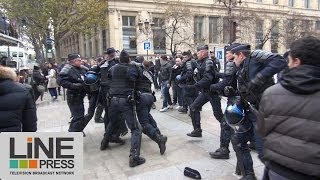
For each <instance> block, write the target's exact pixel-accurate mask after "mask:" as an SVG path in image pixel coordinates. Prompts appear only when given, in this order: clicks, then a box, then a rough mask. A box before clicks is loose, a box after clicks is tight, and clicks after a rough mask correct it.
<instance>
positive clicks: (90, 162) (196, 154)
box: [37, 92, 264, 180]
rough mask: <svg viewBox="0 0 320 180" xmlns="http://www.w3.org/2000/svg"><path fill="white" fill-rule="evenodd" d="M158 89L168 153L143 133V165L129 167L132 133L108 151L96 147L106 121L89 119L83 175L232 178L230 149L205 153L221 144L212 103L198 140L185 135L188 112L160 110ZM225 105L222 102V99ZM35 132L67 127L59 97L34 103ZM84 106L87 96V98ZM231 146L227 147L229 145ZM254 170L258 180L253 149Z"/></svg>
mask: <svg viewBox="0 0 320 180" xmlns="http://www.w3.org/2000/svg"><path fill="white" fill-rule="evenodd" d="M159 94H160V92H157V93H156V95H157V97H158V101H157V102H156V106H157V109H154V110H152V111H151V114H152V115H153V117H154V118H155V120H156V121H157V123H158V126H159V128H160V130H161V132H162V133H163V134H165V135H167V136H168V142H167V151H166V152H165V154H164V155H162V156H161V155H160V153H159V148H158V145H157V144H156V143H155V142H153V141H152V140H150V139H149V138H148V137H147V136H145V135H143V136H142V146H141V156H142V157H144V158H146V163H145V164H143V165H140V166H137V167H135V168H130V167H129V162H128V161H129V158H128V156H129V149H130V133H128V134H127V135H126V136H124V137H123V139H124V140H125V141H126V144H125V145H122V146H118V145H111V148H110V149H108V150H106V151H100V150H99V147H100V141H101V139H102V135H103V133H104V125H103V124H96V123H95V122H94V121H93V120H92V121H91V122H90V123H89V124H88V126H87V127H86V129H85V133H86V137H85V138H84V172H83V173H84V179H85V180H95V179H106V180H109V179H110V180H113V179H121V180H122V179H124V180H125V179H128V180H162V179H163V180H180V179H181V180H184V179H186V180H187V179H190V178H187V177H185V176H184V175H183V169H184V167H186V166H188V167H191V168H194V169H197V170H198V171H199V172H200V173H201V176H202V179H206V180H209V179H210V180H212V179H214V180H233V179H238V178H239V177H237V176H235V175H233V172H234V171H235V165H236V156H235V153H234V151H233V150H232V148H230V150H231V151H232V152H231V155H230V159H228V160H215V159H211V158H210V156H209V154H208V153H209V152H210V151H214V150H216V149H217V148H219V142H220V141H219V137H220V125H219V123H218V121H217V120H216V119H215V118H214V116H213V113H212V109H211V107H210V104H209V103H207V104H205V106H204V107H203V109H202V112H201V117H202V122H201V123H202V128H203V137H202V138H191V137H188V136H186V134H187V133H188V132H190V131H191V130H192V125H191V119H190V117H189V116H188V115H187V114H180V113H179V112H178V111H177V110H175V109H173V110H170V111H168V112H159V109H160V108H161V104H162V99H160V98H159ZM222 104H223V109H224V108H225V105H226V101H225V100H224V99H222ZM37 106H38V110H37V113H38V131H41V132H65V131H67V129H68V121H69V120H70V112H69V109H68V106H67V103H66V101H64V100H63V96H59V98H58V100H56V101H52V100H51V99H50V97H49V95H48V94H47V93H46V94H45V96H44V99H43V101H40V100H39V101H37ZM85 107H86V108H87V107H88V100H87V98H86V99H85ZM230 147H231V145H230ZM252 158H253V161H254V170H255V173H256V176H257V177H258V179H260V178H261V177H262V173H263V167H264V166H263V164H262V163H261V162H260V161H259V160H258V158H257V154H256V153H255V152H252Z"/></svg>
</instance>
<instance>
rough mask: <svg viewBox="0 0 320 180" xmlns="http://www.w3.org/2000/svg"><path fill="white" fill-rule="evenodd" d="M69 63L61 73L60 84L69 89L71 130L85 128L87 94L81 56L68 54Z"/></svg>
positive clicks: (76, 130)
mask: <svg viewBox="0 0 320 180" xmlns="http://www.w3.org/2000/svg"><path fill="white" fill-rule="evenodd" d="M68 60H69V64H66V65H65V66H64V67H63V68H62V70H61V71H60V73H59V76H58V84H59V85H60V86H62V87H64V88H66V89H67V103H68V106H69V109H70V112H71V115H72V120H71V123H70V126H69V132H80V131H82V130H83V128H84V127H83V124H82V123H83V120H84V105H83V98H84V97H85V95H86V90H85V85H84V81H83V74H82V70H81V68H80V66H81V57H80V55H79V54H77V53H73V54H69V55H68Z"/></svg>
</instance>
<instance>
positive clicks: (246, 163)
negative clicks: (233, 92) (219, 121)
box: [226, 44, 286, 179]
mask: <svg viewBox="0 0 320 180" xmlns="http://www.w3.org/2000/svg"><path fill="white" fill-rule="evenodd" d="M231 51H232V52H233V53H234V62H235V65H236V67H237V88H238V94H240V96H241V100H240V101H239V100H237V103H236V105H235V106H233V107H232V108H227V111H228V112H226V116H227V118H226V120H227V122H228V123H229V124H231V125H232V124H234V126H233V127H234V128H235V136H234V137H233V140H232V144H233V146H234V150H235V151H236V154H238V155H237V159H238V161H239V162H240V163H241V165H240V166H243V171H244V172H243V179H256V177H255V175H254V171H253V163H252V158H251V155H250V151H249V148H248V145H247V142H248V141H249V140H251V139H254V140H255V146H256V149H257V152H258V154H259V158H260V159H262V157H263V153H262V139H261V137H260V136H259V135H258V134H257V133H256V130H255V128H254V127H255V126H256V123H257V117H256V115H255V114H254V112H255V111H256V108H258V103H259V101H260V97H261V95H262V93H263V91H264V90H265V89H266V88H268V87H270V86H271V85H273V84H274V80H273V75H274V74H276V73H278V72H280V71H281V70H282V69H283V68H284V67H285V66H286V62H285V60H284V59H283V57H281V56H280V55H276V54H273V53H270V52H265V51H262V50H255V51H253V52H252V53H251V51H250V45H248V44H241V45H239V46H237V47H234V48H233V49H231ZM234 109H236V111H234ZM239 109H243V110H241V111H239ZM234 112H241V114H242V115H243V116H244V117H243V118H238V120H239V121H238V122H235V120H236V119H237V118H234V117H236V116H234V114H236V113H234ZM238 117H239V116H238ZM235 124H236V125H235ZM239 154H240V155H239Z"/></svg>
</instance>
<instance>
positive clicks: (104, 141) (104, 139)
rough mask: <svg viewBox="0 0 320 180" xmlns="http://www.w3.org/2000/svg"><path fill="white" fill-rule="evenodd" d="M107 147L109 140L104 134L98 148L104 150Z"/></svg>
mask: <svg viewBox="0 0 320 180" xmlns="http://www.w3.org/2000/svg"><path fill="white" fill-rule="evenodd" d="M108 147H109V140H108V139H107V138H106V137H105V136H104V137H103V139H102V141H101V146H100V150H101V151H104V150H106V149H107V148H108Z"/></svg>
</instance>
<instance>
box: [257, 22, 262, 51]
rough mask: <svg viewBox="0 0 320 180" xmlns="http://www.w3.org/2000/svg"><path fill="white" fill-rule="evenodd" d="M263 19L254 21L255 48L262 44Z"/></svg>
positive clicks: (260, 47)
mask: <svg viewBox="0 0 320 180" xmlns="http://www.w3.org/2000/svg"><path fill="white" fill-rule="evenodd" d="M263 43H264V42H263V20H257V21H256V49H262V46H263Z"/></svg>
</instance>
